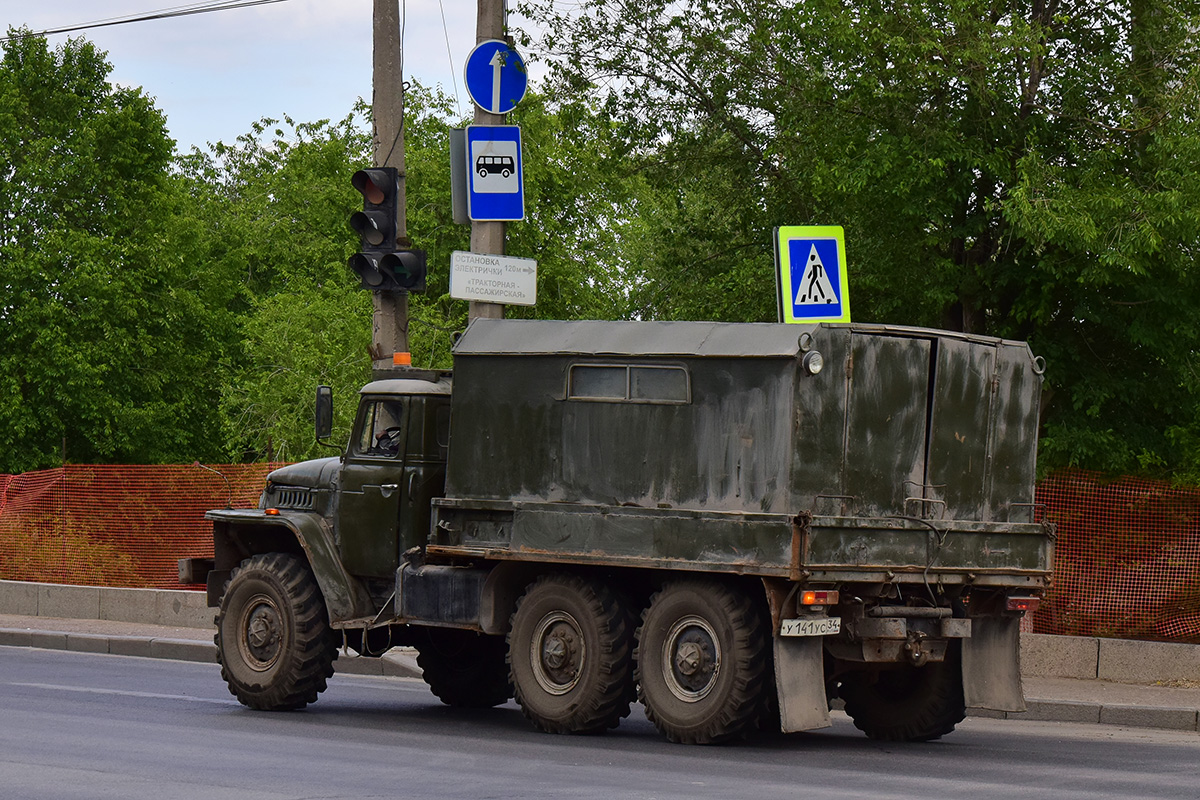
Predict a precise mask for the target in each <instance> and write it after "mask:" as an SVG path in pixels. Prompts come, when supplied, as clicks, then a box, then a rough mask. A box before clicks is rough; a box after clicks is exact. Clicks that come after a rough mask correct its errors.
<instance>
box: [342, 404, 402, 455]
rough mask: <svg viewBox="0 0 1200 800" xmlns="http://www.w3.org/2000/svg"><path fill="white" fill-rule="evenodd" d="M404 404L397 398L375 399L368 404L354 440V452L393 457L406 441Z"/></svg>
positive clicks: (356, 453)
mask: <svg viewBox="0 0 1200 800" xmlns="http://www.w3.org/2000/svg"><path fill="white" fill-rule="evenodd" d="M403 416H404V404H403V403H401V402H399V401H397V400H375V401H373V402H370V403H368V404H366V406H365V407H364V408H363V412H362V420H361V427H360V428H359V433H358V436H357V437H356V439H355V440H354V454H355V455H361V456H382V457H389V458H390V457H392V456H395V455H396V454H398V453H399V452H400V445H401V443H402V442H403V441H404V427H403Z"/></svg>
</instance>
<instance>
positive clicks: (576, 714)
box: [508, 575, 634, 733]
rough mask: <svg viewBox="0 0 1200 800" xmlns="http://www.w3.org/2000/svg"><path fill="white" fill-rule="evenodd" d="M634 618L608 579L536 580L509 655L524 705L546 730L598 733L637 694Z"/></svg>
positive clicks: (516, 619) (517, 619)
mask: <svg viewBox="0 0 1200 800" xmlns="http://www.w3.org/2000/svg"><path fill="white" fill-rule="evenodd" d="M632 654H633V624H632V620H631V618H630V615H629V611H628V609H627V608H626V605H625V603H624V602H622V600H621V598H620V597H619V596H618V595H617V594H616V593H615V592H614V591H612V589H610V588H609V587H607V586H605V585H604V584H602V583H599V582H597V581H588V580H584V579H583V578H579V577H577V576H573V575H547V576H544V577H542V578H539V579H538V580H537V581H535V582H534V583H533V584H532V585H531V586H530V587H529V589H528V590H526V592H525V595H524V596H523V597H522V598H521V599H520V601H519V602H518V603H517V610H516V612H515V613H514V614H513V618H512V630H511V631H510V633H509V635H508V661H509V669H510V673H511V675H512V684H513V689H514V690H515V692H516V696H517V702H518V703H520V705H521V711H522V712H523V713H524V714H525V716H526V718H527V719H529V721H530V722H532V723H533V724H534V726H535V727H537V728H539V729H541V730H543V731H546V732H548V733H599V732H602V731H604V730H606V729H608V728H615V727H616V726H617V724H618V723H620V721H621V719H622V718H623V717H626V716H628V715H629V706H630V703H632V702H633V699H634V688H633V660H632V659H633V655H632Z"/></svg>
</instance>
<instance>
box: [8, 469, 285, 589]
mask: <svg viewBox="0 0 1200 800" xmlns="http://www.w3.org/2000/svg"><path fill="white" fill-rule="evenodd" d="M276 466H280V465H278V464H275V465H272V464H235V465H221V466H216V467H213V468H212V469H215V470H216V471H217V472H219V473H221V474H220V475H218V474H215V473H214V472H211V471H209V470H207V469H204V468H202V467H200V466H199V465H168V466H149V467H143V466H77V465H74V464H71V465H67V466H65V467H60V468H58V469H48V470H42V471H40V472H27V473H25V474H23V475H0V579H5V580H18V581H38V582H44V583H70V584H81V585H88V586H128V587H138V588H157V589H179V588H184V587H181V586H180V584H179V570H178V563H177V562H178V560H179V559H180V558H188V557H196V558H201V557H211V556H212V523H210V522H207V521H206V520H205V519H204V512H205V511H208V510H209V509H212V508H222V507H224V506H225V505H226V503H229V504H231V505H232V506H233V507H235V508H253V507H254V506H255V505H257V503H258V496H259V493H260V492H261V491H262V487H263V484H264V482H265V479H266V476H267V473H268V472H270V471H271V470H272V469H273V468H275V467H276ZM222 475H223V476H224V478H227V479H228V481H229V484H228V487H227V486H226V482H225V479H223V478H222ZM192 588H195V587H192Z"/></svg>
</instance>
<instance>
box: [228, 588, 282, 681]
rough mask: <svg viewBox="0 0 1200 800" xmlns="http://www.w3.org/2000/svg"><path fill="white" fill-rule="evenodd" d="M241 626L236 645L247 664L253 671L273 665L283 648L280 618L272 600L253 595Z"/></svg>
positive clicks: (247, 605)
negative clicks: (240, 634) (240, 633)
mask: <svg viewBox="0 0 1200 800" xmlns="http://www.w3.org/2000/svg"><path fill="white" fill-rule="evenodd" d="M240 627H241V630H242V636H241V637H240V638H239V641H238V645H239V650H240V651H241V654H242V659H243V660H244V661H245V662H246V664H247V665H248V666H249V667H250V668H251V669H253V670H255V671H256V672H265V671H266V670H268V669H270V668H271V667H273V666H274V665H275V662H276V661H278V660H279V654H280V653H281V652H282V650H283V647H282V642H283V619H282V616H281V614H280V613H279V607H278V606H277V605H275V602H274V601H273V600H272V599H271V598H270V597H267V596H266V595H259V596H257V597H254V598H252V599H251V601H250V602H249V603H247V604H246V606H245V611H244V612H243V614H242V624H241V626H240Z"/></svg>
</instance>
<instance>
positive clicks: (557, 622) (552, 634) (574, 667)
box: [529, 611, 585, 695]
mask: <svg viewBox="0 0 1200 800" xmlns="http://www.w3.org/2000/svg"><path fill="white" fill-rule="evenodd" d="M529 655H530V661H531V662H532V666H533V676H534V678H535V679H536V680H537V682H538V685H539V686H541V687H542V689H543V690H545V691H546V692H548V693H549V694H553V695H564V694H566V693H567V692H569V691H571V690H572V689H573V688H575V684H577V683H578V682H579V675H580V672H581V670H582V666H583V663H584V656H585V647H584V643H583V635H582V634H581V633H580V630H579V623H578V622H576V621H575V619H574V617H572V616H571V615H570V614H568V613H566V612H565V611H554V612H551V613H549V614H547V615H546V616H545V617H543V618H542V621H541V622H539V623H538V626H537V628H536V630H535V631H534V635H533V639H532V641H531V642H530V653H529Z"/></svg>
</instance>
